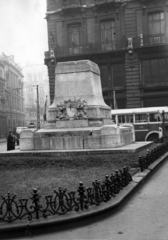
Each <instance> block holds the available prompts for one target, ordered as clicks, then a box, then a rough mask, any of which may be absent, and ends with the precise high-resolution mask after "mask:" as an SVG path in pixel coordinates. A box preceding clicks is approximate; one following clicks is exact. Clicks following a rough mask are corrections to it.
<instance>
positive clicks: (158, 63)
mask: <svg viewBox="0 0 168 240" xmlns="http://www.w3.org/2000/svg"><path fill="white" fill-rule="evenodd" d="M167 69H168V59H167V58H160V59H151V60H144V61H142V71H143V83H144V84H164V83H168V70H167Z"/></svg>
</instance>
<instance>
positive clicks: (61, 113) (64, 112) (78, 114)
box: [56, 98, 88, 121]
mask: <svg viewBox="0 0 168 240" xmlns="http://www.w3.org/2000/svg"><path fill="white" fill-rule="evenodd" d="M86 105H87V102H86V101H85V100H84V99H82V100H81V99H80V98H77V99H74V100H71V99H65V100H64V102H61V103H60V104H57V113H58V114H57V117H56V120H57V121H61V120H79V119H87V118H88V117H87V112H86Z"/></svg>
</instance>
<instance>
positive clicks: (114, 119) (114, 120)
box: [112, 115, 116, 123]
mask: <svg viewBox="0 0 168 240" xmlns="http://www.w3.org/2000/svg"><path fill="white" fill-rule="evenodd" d="M112 121H113V123H116V116H114V115H113V116H112Z"/></svg>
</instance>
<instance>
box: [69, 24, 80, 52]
mask: <svg viewBox="0 0 168 240" xmlns="http://www.w3.org/2000/svg"><path fill="white" fill-rule="evenodd" d="M68 43H69V47H78V46H79V45H80V43H81V25H80V24H77V25H71V26H69V27H68Z"/></svg>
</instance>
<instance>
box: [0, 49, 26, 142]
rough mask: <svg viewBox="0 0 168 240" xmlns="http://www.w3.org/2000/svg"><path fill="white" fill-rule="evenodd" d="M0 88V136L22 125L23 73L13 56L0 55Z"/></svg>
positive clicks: (23, 115)
mask: <svg viewBox="0 0 168 240" xmlns="http://www.w3.org/2000/svg"><path fill="white" fill-rule="evenodd" d="M0 84H1V86H0V89H1V93H0V96H1V104H0V108H1V111H3V114H2V115H1V119H0V138H3V137H4V136H6V135H7V134H8V132H9V131H13V132H15V129H16V127H18V126H24V124H25V122H24V120H25V114H24V109H23V101H24V98H23V74H22V69H21V68H20V67H19V66H18V65H17V64H16V63H15V61H14V56H7V55H5V54H4V53H2V54H1V55H0Z"/></svg>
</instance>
